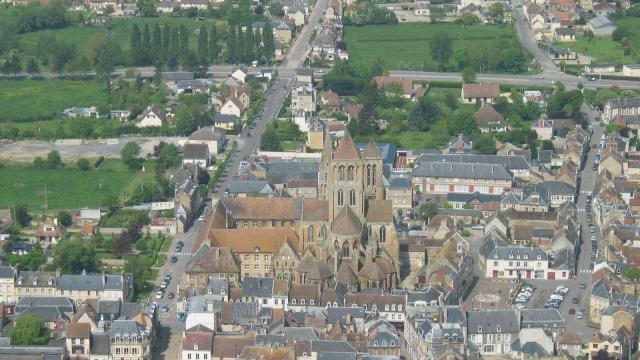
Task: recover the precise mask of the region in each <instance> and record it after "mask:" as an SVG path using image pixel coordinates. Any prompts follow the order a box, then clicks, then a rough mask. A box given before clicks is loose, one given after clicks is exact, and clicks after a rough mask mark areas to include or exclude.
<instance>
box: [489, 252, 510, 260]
mask: <svg viewBox="0 0 640 360" xmlns="http://www.w3.org/2000/svg"><path fill="white" fill-rule="evenodd" d="M493 258H494V259H497V258H498V253H495V254H493ZM509 258H511V257H509Z"/></svg>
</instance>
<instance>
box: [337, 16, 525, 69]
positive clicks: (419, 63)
mask: <svg viewBox="0 0 640 360" xmlns="http://www.w3.org/2000/svg"><path fill="white" fill-rule="evenodd" d="M440 31H444V32H446V33H448V34H449V36H450V37H451V38H453V39H454V54H455V52H456V50H462V49H465V48H467V47H469V46H471V45H473V46H485V45H486V46H492V47H498V46H499V45H500V43H504V42H505V41H507V39H510V38H515V36H516V33H515V30H514V29H513V27H511V26H505V27H497V26H483V25H473V26H467V27H463V26H461V25H458V24H444V23H439V24H430V23H412V24H400V25H368V26H347V27H345V41H346V43H347V46H348V50H349V55H350V58H351V59H352V60H354V61H357V62H365V63H372V62H374V61H377V60H381V61H383V62H384V63H385V65H386V67H387V68H389V69H409V70H434V69H436V68H437V63H436V62H435V61H434V60H433V57H432V56H431V47H430V44H431V41H432V40H433V38H434V36H435V34H436V33H438V32H440Z"/></svg>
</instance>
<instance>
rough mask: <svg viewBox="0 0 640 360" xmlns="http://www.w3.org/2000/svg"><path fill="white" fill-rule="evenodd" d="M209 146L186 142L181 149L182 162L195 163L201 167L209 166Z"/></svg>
mask: <svg viewBox="0 0 640 360" xmlns="http://www.w3.org/2000/svg"><path fill="white" fill-rule="evenodd" d="M209 158H210V157H209V146H208V145H207V144H191V143H186V144H185V145H184V147H183V151H182V163H183V164H196V165H198V166H199V167H201V168H206V167H207V166H209Z"/></svg>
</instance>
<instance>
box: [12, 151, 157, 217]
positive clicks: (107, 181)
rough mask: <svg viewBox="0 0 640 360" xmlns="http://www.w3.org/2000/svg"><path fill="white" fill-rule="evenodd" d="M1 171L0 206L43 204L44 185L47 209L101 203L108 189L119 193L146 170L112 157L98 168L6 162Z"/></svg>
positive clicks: (38, 206)
mask: <svg viewBox="0 0 640 360" xmlns="http://www.w3.org/2000/svg"><path fill="white" fill-rule="evenodd" d="M0 174H2V175H1V176H0V188H2V189H4V190H3V191H1V192H0V208H8V207H9V206H10V205H11V204H14V203H26V204H27V206H28V207H29V208H30V209H32V210H39V209H42V208H43V205H44V187H45V185H46V186H47V194H48V204H49V209H77V208H81V207H85V206H87V207H95V206H100V205H101V204H102V201H103V199H104V197H105V196H106V195H107V194H108V193H110V192H113V193H115V194H121V193H122V192H123V190H124V189H129V187H130V186H135V185H136V184H138V182H139V181H140V180H138V179H140V178H144V177H146V176H148V173H141V172H134V171H130V170H129V169H127V168H126V166H125V165H124V164H123V163H122V162H121V161H120V160H115V159H108V160H105V162H104V165H103V166H101V167H100V169H92V170H89V171H80V170H78V169H77V168H76V167H75V166H73V165H72V164H69V165H67V167H66V168H62V169H55V170H36V169H34V168H33V167H31V165H22V164H20V165H13V164H11V165H8V164H7V165H5V167H3V168H1V169H0ZM152 174H153V173H152ZM152 174H151V176H153V175H152Z"/></svg>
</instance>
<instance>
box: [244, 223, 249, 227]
mask: <svg viewBox="0 0 640 360" xmlns="http://www.w3.org/2000/svg"><path fill="white" fill-rule="evenodd" d="M248 227H249V222H248V221H245V222H244V228H245V229H246V228H248Z"/></svg>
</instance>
